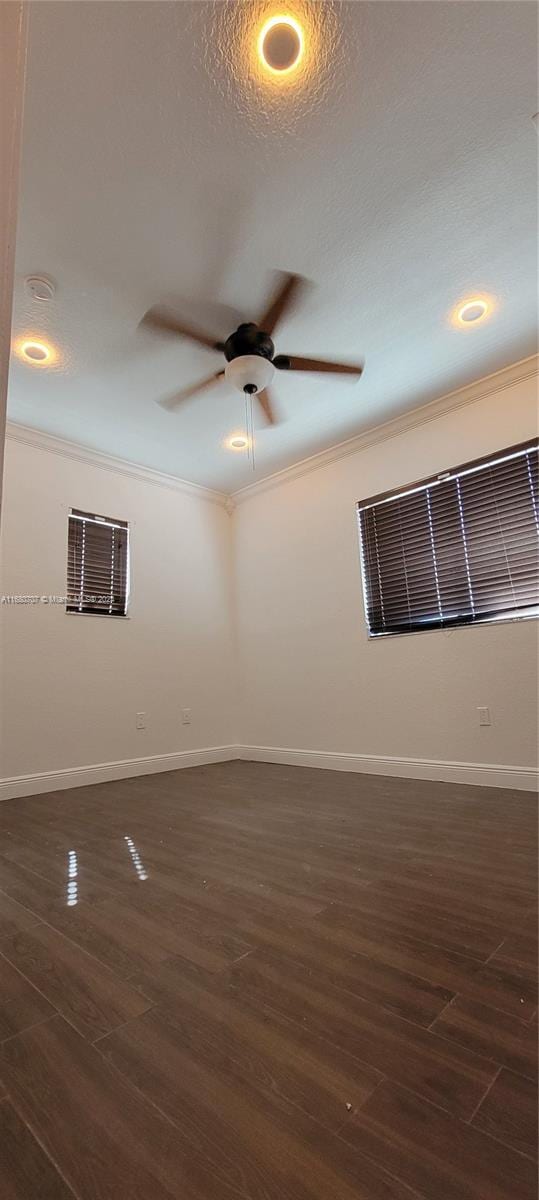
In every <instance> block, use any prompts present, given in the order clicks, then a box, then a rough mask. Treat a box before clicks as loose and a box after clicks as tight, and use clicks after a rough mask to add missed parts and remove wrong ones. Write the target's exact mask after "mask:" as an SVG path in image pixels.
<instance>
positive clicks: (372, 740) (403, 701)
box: [235, 379, 538, 766]
mask: <svg viewBox="0 0 539 1200" xmlns="http://www.w3.org/2000/svg"><path fill="white" fill-rule="evenodd" d="M536 398H537V392H536V380H535V379H528V380H527V381H525V382H521V383H519V384H517V385H515V386H513V387H511V388H507V389H505V390H503V391H499V392H497V393H495V394H492V395H489V396H487V397H486V398H485V399H483V400H481V401H478V402H475V403H470V404H466V405H464V406H463V407H461V408H457V409H455V410H454V411H452V412H450V413H448V414H447V415H445V416H442V417H440V418H438V419H437V420H434V421H429V422H428V423H426V424H423V425H420V426H419V427H416V428H413V429H410V430H409V431H408V432H406V433H402V434H401V435H400V436H398V437H392V438H391V439H389V440H385V441H382V442H380V443H379V444H377V445H371V446H370V447H369V448H368V449H365V450H363V451H361V452H359V453H355V454H353V455H351V456H349V457H345V458H342V459H341V460H340V461H337V462H334V463H333V464H332V465H329V466H326V467H324V468H323V469H320V470H315V471H312V472H311V473H308V474H305V475H304V476H302V477H299V478H297V479H295V480H292V481H289V482H283V483H282V484H280V485H279V486H277V487H273V488H271V489H270V490H267V491H263V492H261V493H260V494H258V495H256V494H255V495H253V496H252V497H251V498H249V499H248V500H247V501H246V502H245V503H241V504H240V505H239V507H238V509H237V512H236V515H235V522H236V545H235V553H236V589H237V598H238V614H237V617H238V625H239V629H240V634H241V636H240V663H239V668H240V688H241V694H242V719H241V727H242V738H243V741H244V743H245V744H246V745H247V746H264V747H289V748H295V749H299V750H311V751H328V752H333V753H337V754H338V753H342V754H366V755H375V756H376V755H380V756H397V757H400V756H402V757H408V758H421V759H422V758H425V759H440V760H444V761H449V762H468V763H501V764H507V765H516V766H532V765H533V764H534V762H536V758H537V631H538V625H537V622H536V621H527V622H525V621H523V622H512V623H510V624H498V625H485V626H482V627H477V628H464V629H458V630H452V631H446V632H438V631H435V632H425V633H418V634H412V635H406V636H401V637H389V638H383V639H377V640H371V641H369V640H368V638H367V633H366V628H365V619H364V613H363V601H362V594H361V582H360V569H359V554H358V538H357V525H356V513H355V503H356V501H357V500H358V499H360V498H362V497H367V496H369V495H373V494H375V493H377V492H381V491H384V490H386V489H388V488H392V487H399V486H401V485H404V484H406V483H407V482H410V481H412V480H416V479H421V478H422V477H424V476H428V475H431V474H433V473H436V472H438V471H441V470H443V469H444V468H446V467H451V466H454V465H457V464H458V463H461V462H463V461H466V460H467V459H472V458H475V457H478V456H480V455H482V454H486V453H489V452H490V451H496V450H498V449H499V448H501V447H503V446H507V445H510V444H512V443H515V442H518V441H521V440H523V439H525V438H527V437H531V436H533V435H534V433H536V430H537V423H536ZM478 705H486V706H488V707H489V708H490V709H491V714H492V720H493V724H492V726H491V727H490V728H480V727H479V725H478V714H477V711H476V709H477V706H478Z"/></svg>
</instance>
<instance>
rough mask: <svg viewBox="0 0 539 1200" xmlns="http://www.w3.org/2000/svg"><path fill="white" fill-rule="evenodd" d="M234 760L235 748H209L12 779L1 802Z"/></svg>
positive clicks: (1, 782) (1, 789)
mask: <svg viewBox="0 0 539 1200" xmlns="http://www.w3.org/2000/svg"><path fill="white" fill-rule="evenodd" d="M232 758H238V752H237V747H236V746H206V747H204V748H203V749H201V750H180V751H178V753H175V754H152V755H150V757H148V758H125V759H119V760H118V761H117V762H108V763H95V764H93V765H91V766H86V767H70V768H67V769H66V770H61V771H43V772H42V773H41V774H35V775H14V776H12V778H11V779H0V800H15V799H17V797H19V796H39V795H40V794H41V793H43V792H56V791H63V790H64V789H65V788H73V787H85V786H87V785H88V784H92V783H109V782H110V781H111V780H114V779H131V778H133V776H135V775H153V774H156V773H157V772H160V771H178V770H180V769H181V768H183V767H203V766H206V765H207V764H208V763H215V762H229V761H230V759H232Z"/></svg>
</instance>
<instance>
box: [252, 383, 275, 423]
mask: <svg viewBox="0 0 539 1200" xmlns="http://www.w3.org/2000/svg"><path fill="white" fill-rule="evenodd" d="M256 398H257V400H258V403H259V405H260V407H261V409H262V412H263V413H264V416H265V418H266V421H267V423H268V425H276V424H277V416H276V414H275V409H274V407H273V404H272V401H271V393H270V390H269V388H264V391H263V392H257V393H256Z"/></svg>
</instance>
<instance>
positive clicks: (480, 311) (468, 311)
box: [458, 300, 488, 325]
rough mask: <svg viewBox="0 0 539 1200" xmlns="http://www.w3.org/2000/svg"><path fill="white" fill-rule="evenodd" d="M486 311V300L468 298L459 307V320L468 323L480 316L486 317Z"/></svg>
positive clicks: (478, 319) (479, 318)
mask: <svg viewBox="0 0 539 1200" xmlns="http://www.w3.org/2000/svg"><path fill="white" fill-rule="evenodd" d="M487 312H488V304H487V302H486V300H468V302H467V303H466V304H463V305H462V308H459V312H458V318H459V321H464V323H465V324H466V325H469V324H470V323H471V322H472V321H480V320H481V318H482V317H486V315H487Z"/></svg>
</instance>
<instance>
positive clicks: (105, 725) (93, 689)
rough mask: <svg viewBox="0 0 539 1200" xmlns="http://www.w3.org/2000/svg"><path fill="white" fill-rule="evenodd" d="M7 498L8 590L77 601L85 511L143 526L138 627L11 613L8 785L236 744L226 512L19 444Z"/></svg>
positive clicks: (44, 611)
mask: <svg viewBox="0 0 539 1200" xmlns="http://www.w3.org/2000/svg"><path fill="white" fill-rule="evenodd" d="M4 499H5V510H4V521H3V530H2V548H1V549H2V561H3V564H4V566H3V572H2V586H1V588H0V590H1V591H2V592H4V593H15V594H30V595H33V594H39V595H49V594H51V595H62V594H65V590H66V547H67V517H68V511H69V509H70V508H71V507H74V508H81V509H85V510H87V511H90V512H98V513H102V514H104V515H106V516H112V517H119V518H121V519H124V520H127V521H129V522H130V525H131V561H132V579H133V591H132V602H131V606H130V610H129V620H123V619H121V618H120V619H110V620H109V619H104V618H102V617H93V616H78V615H71V614H66V613H65V611H64V607H63V606H56V605H42V604H38V605H31V606H26V605H15V606H5V605H4V606H3V607H2V608H0V622H1V629H2V660H1V661H2V672H1V674H2V691H3V699H2V710H1V711H2V742H1V768H0V776H3V777H6V776H8V777H9V776H14V775H21V774H31V773H34V772H45V771H57V770H62V769H65V768H68V767H76V766H85V765H87V764H94V763H106V762H111V761H117V760H119V759H131V758H138V757H144V756H150V755H162V754H167V753H176V752H181V751H184V750H191V749H195V748H199V747H207V746H211V747H214V746H222V745H228V744H230V743H231V742H236V741H237V740H238V731H237V728H236V709H235V683H234V662H233V653H232V641H231V612H230V607H231V521H230V517H229V516H228V515H227V513H226V512H225V510H224V508H223V507H221V506H219V505H217V504H214V503H211V502H210V501H208V500H206V499H199V498H197V497H195V496H191V495H187V494H184V493H182V492H181V491H178V490H174V489H171V488H166V487H161V486H155V485H154V484H151V483H149V482H146V481H144V480H142V479H135V478H132V477H129V476H126V475H124V474H121V473H117V472H115V471H109V470H103V469H101V468H99V467H97V466H94V465H88V464H86V463H82V462H79V461H76V460H73V459H70V458H66V457H63V456H60V455H57V454H53V453H50V452H48V451H46V450H40V449H35V448H33V447H30V446H26V445H23V444H21V443H19V442H17V441H12V440H8V441H7V443H6V461H5V490H4ZM182 707H183V708H191V709H192V723H191V725H182V724H181V723H180V709H181V708H182ZM137 712H146V713H147V729H146V730H143V731H137V730H136V728H135V714H136V713H137Z"/></svg>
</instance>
